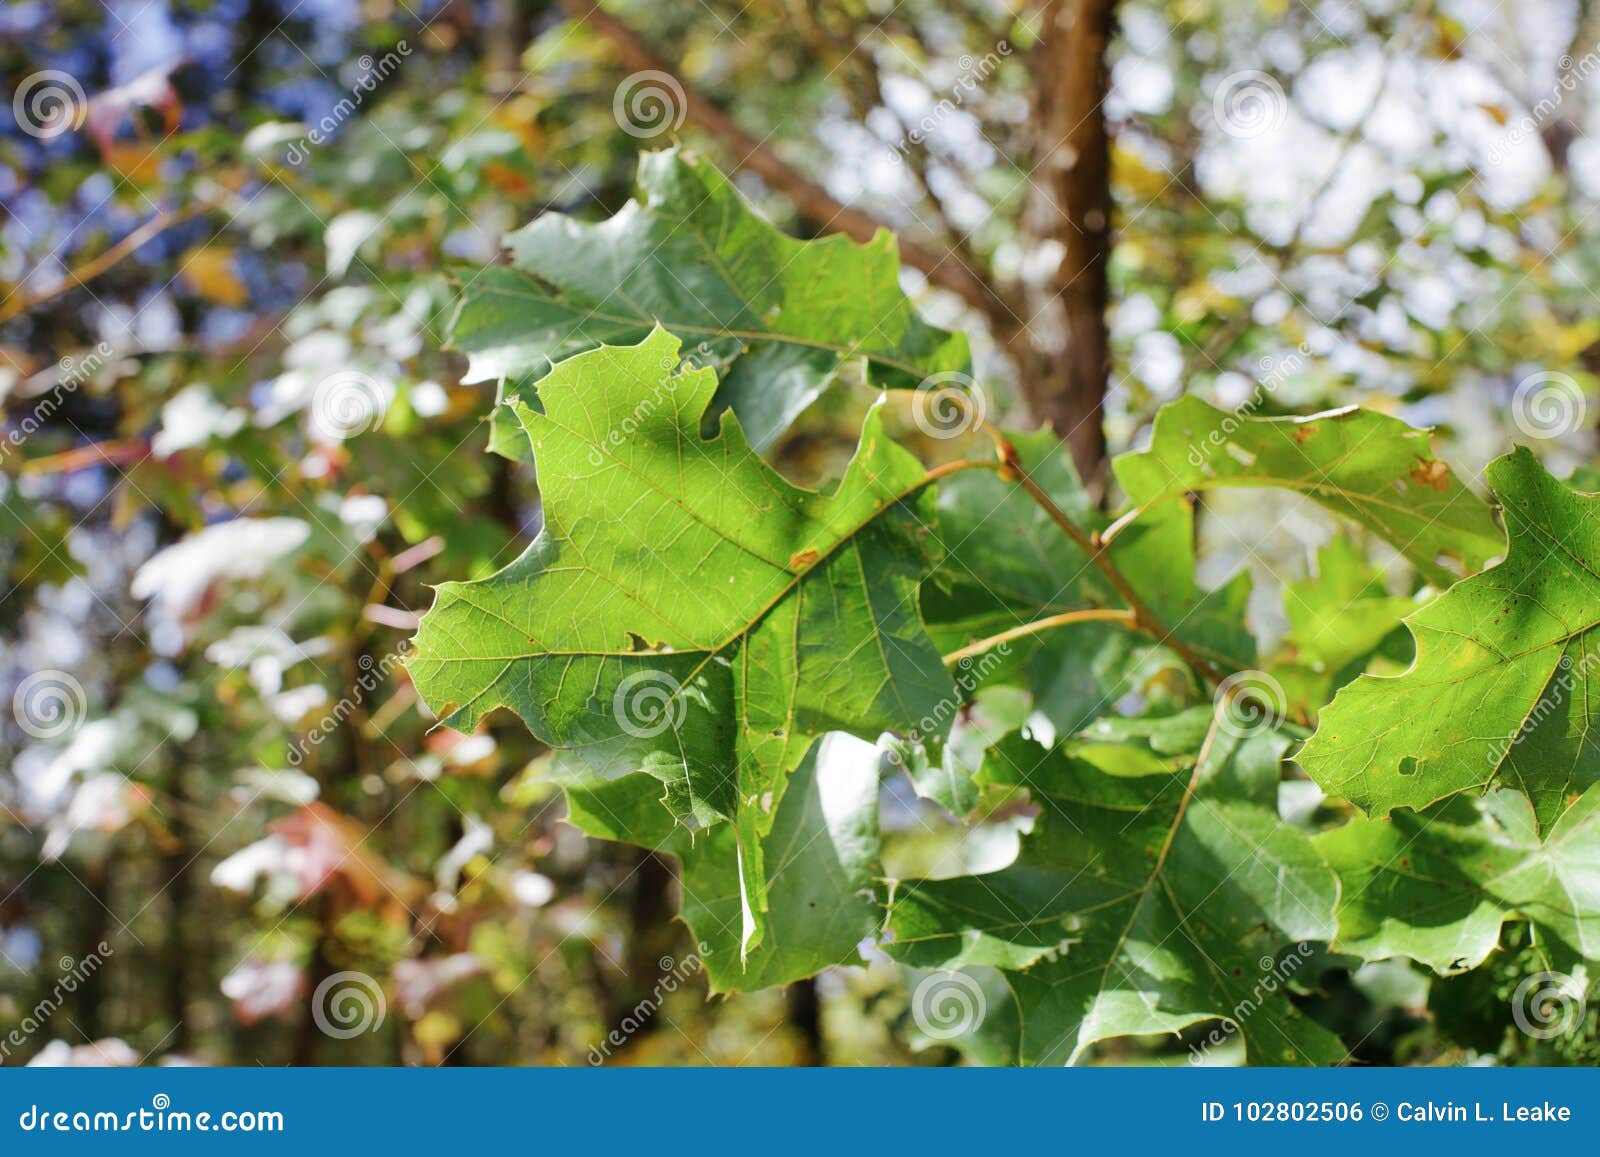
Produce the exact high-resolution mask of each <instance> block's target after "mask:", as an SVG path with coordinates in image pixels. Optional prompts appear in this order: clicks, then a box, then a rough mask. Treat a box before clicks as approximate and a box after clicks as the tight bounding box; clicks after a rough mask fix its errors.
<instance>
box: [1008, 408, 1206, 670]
mask: <svg viewBox="0 0 1600 1157" xmlns="http://www.w3.org/2000/svg"><path fill="white" fill-rule="evenodd" d="M983 428H984V429H985V430H986V431H987V432H988V434H989V437H990V438H991V439H992V440H993V441H994V444H995V449H996V451H997V452H998V453H999V455H1000V461H1001V463H1002V468H1001V470H1000V477H1002V478H1004V479H1007V480H1008V481H1015V482H1016V483H1017V484H1018V485H1020V486H1021V487H1022V489H1023V490H1024V491H1026V492H1027V495H1028V497H1029V498H1031V499H1033V501H1034V503H1035V504H1036V505H1038V507H1039V508H1040V509H1041V510H1043V511H1044V512H1045V513H1046V514H1048V515H1049V516H1050V520H1051V521H1052V522H1054V523H1055V524H1056V525H1057V526H1058V527H1060V528H1061V532H1062V533H1063V534H1065V535H1066V536H1067V537H1068V538H1069V539H1071V540H1072V543H1073V545H1074V546H1076V547H1077V548H1078V549H1079V550H1080V551H1082V552H1083V554H1084V557H1085V558H1087V559H1088V560H1089V562H1090V563H1092V564H1093V565H1094V567H1095V569H1097V570H1098V571H1099V572H1100V573H1101V574H1102V575H1104V576H1105V579H1106V581H1107V582H1108V583H1110V584H1111V589H1112V590H1114V591H1116V592H1117V595H1118V597H1120V598H1121V599H1122V601H1123V602H1124V603H1126V604H1127V605H1128V610H1129V611H1130V612H1131V613H1132V615H1133V621H1134V622H1135V623H1136V624H1137V626H1138V628H1139V629H1140V630H1141V631H1143V632H1144V633H1145V634H1148V635H1150V636H1152V637H1153V638H1155V639H1156V640H1157V641H1158V642H1160V643H1162V644H1164V645H1165V646H1168V647H1171V648H1172V650H1173V651H1175V652H1177V654H1178V655H1179V656H1180V657H1181V658H1182V659H1183V661H1184V662H1186V663H1188V664H1189V665H1190V666H1191V667H1193V668H1194V669H1195V670H1196V671H1198V672H1199V673H1200V674H1201V675H1202V676H1203V677H1204V678H1205V679H1206V681H1207V682H1209V683H1212V684H1216V683H1221V682H1222V681H1223V678H1224V676H1223V674H1222V672H1221V671H1219V670H1218V669H1217V667H1216V666H1215V664H1213V663H1212V662H1211V661H1210V660H1209V659H1207V658H1206V657H1205V656H1204V655H1201V654H1200V652H1198V651H1196V650H1195V649H1194V648H1193V647H1191V646H1190V645H1189V644H1188V643H1186V642H1184V641H1183V640H1182V639H1180V638H1179V637H1178V636H1177V635H1176V633H1174V632H1173V630H1172V629H1171V628H1170V627H1168V626H1167V625H1166V624H1165V623H1163V622H1162V621H1161V618H1160V616H1159V615H1157V614H1156V613H1155V612H1154V611H1153V610H1151V609H1150V607H1149V606H1148V605H1147V604H1146V603H1145V601H1144V599H1142V598H1140V597H1139V593H1138V592H1137V591H1135V590H1134V589H1133V586H1132V584H1131V583H1129V582H1128V580H1127V578H1126V576H1124V575H1123V573H1122V571H1121V570H1120V569H1119V568H1118V566H1117V564H1116V563H1115V562H1114V561H1112V559H1111V554H1110V548H1109V545H1108V543H1107V542H1106V541H1105V540H1104V539H1103V538H1102V537H1101V536H1100V535H1098V534H1091V533H1089V532H1088V531H1086V530H1084V529H1083V527H1081V526H1079V525H1078V524H1077V523H1076V522H1074V521H1073V520H1072V516H1071V515H1069V514H1068V513H1067V512H1066V511H1064V510H1062V509H1061V507H1059V506H1057V505H1056V502H1055V500H1054V499H1053V498H1051V497H1050V495H1049V494H1048V493H1046V492H1045V489H1044V487H1042V486H1040V485H1039V484H1038V483H1037V482H1035V481H1034V480H1033V478H1032V477H1030V476H1029V474H1028V471H1027V469H1026V468H1025V467H1024V466H1023V465H1022V459H1021V458H1020V457H1019V456H1018V454H1017V449H1016V447H1015V446H1013V445H1012V444H1011V441H1010V439H1008V438H1007V437H1006V436H1005V435H1004V434H1002V433H1000V431H999V430H997V429H995V428H994V427H993V426H991V425H989V424H988V423H987V422H985V423H983Z"/></svg>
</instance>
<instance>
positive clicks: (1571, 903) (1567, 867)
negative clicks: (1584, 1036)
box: [1316, 787, 1600, 974]
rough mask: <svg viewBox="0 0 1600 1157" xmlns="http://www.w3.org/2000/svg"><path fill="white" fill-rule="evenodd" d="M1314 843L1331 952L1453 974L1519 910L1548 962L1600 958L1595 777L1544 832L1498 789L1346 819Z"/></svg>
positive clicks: (1599, 807) (1570, 965) (1599, 803)
mask: <svg viewBox="0 0 1600 1157" xmlns="http://www.w3.org/2000/svg"><path fill="white" fill-rule="evenodd" d="M1316 844H1317V848H1318V850H1320V851H1321V852H1322V855H1323V858H1324V859H1326V860H1327V861H1328V863H1329V864H1330V865H1331V866H1332V867H1333V869H1334V871H1336V872H1338V874H1339V880H1340V884H1341V888H1340V894H1339V936H1338V940H1337V943H1336V944H1335V947H1336V948H1338V949H1339V950H1340V951H1344V952H1349V953H1352V954H1354V955H1357V956H1361V957H1365V958H1366V959H1369V960H1381V959H1385V958H1388V957H1392V956H1405V957H1409V958H1410V959H1412V960H1416V961H1418V962H1420V963H1422V964H1426V965H1427V966H1428V967H1430V968H1432V969H1433V970H1434V971H1435V972H1438V973H1441V974H1449V973H1455V972H1462V971H1465V970H1467V969H1470V968H1476V967H1477V966H1478V965H1480V964H1482V963H1483V961H1484V960H1485V959H1486V958H1487V957H1488V956H1489V954H1490V953H1491V952H1493V951H1494V950H1495V949H1496V948H1497V947H1499V945H1500V940H1501V926H1502V925H1503V924H1504V923H1505V922H1506V921H1507V920H1509V919H1512V918H1516V917H1520V918H1522V919H1524V920H1527V921H1528V922H1529V923H1530V924H1531V925H1532V927H1533V932H1534V943H1535V946H1536V947H1537V948H1538V950H1539V952H1540V954H1541V957H1542V959H1543V961H1544V963H1545V964H1546V966H1548V967H1551V968H1555V969H1559V970H1561V971H1571V970H1573V969H1574V968H1575V966H1576V964H1577V962H1578V961H1580V960H1600V787H1595V788H1591V789H1590V790H1589V791H1587V792H1585V793H1584V795H1583V797H1582V798H1581V799H1580V800H1579V801H1578V802H1577V803H1576V804H1574V805H1573V806H1572V807H1571V808H1569V809H1568V810H1567V812H1566V813H1565V814H1564V815H1563V816H1562V817H1561V819H1560V820H1559V821H1557V823H1556V825H1555V826H1554V827H1553V828H1551V829H1550V832H1549V834H1548V835H1547V836H1546V837H1545V838H1544V839H1543V840H1541V839H1540V838H1539V833H1538V829H1537V826H1536V825H1535V823H1534V816H1533V808H1532V807H1531V806H1530V805H1529V803H1528V798H1527V796H1525V795H1523V794H1522V793H1521V792H1518V791H1513V790H1511V789H1509V788H1506V789H1501V790H1499V791H1492V792H1490V793H1489V794H1488V795H1486V796H1484V797H1483V798H1481V799H1468V798H1466V797H1464V796H1455V797H1453V798H1451V799H1448V800H1445V801H1444V802H1443V803H1440V804H1438V805H1436V806H1434V807H1432V808H1430V809H1428V810H1427V811H1425V812H1420V813H1419V812H1413V811H1410V810H1401V811H1397V812H1395V813H1394V814H1393V815H1392V816H1390V817H1388V818H1386V819H1371V820H1369V819H1357V820H1353V821H1351V822H1350V823H1348V824H1346V825H1345V826H1344V827H1342V828H1339V829H1337V830H1335V831H1331V832H1327V833H1325V834H1323V835H1321V836H1318V837H1317V838H1316Z"/></svg>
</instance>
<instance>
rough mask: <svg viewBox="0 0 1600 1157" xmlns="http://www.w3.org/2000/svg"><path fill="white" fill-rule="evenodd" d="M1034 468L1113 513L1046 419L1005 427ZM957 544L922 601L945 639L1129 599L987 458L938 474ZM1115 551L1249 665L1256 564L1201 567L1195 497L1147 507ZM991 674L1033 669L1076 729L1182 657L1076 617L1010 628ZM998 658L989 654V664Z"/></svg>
mask: <svg viewBox="0 0 1600 1157" xmlns="http://www.w3.org/2000/svg"><path fill="white" fill-rule="evenodd" d="M1006 437H1007V438H1008V439H1009V440H1010V441H1011V443H1012V445H1013V446H1014V447H1015V448H1016V451H1017V456H1018V459H1019V461H1020V462H1021V464H1022V466H1023V468H1024V469H1026V470H1027V472H1028V474H1029V476H1030V477H1032V478H1033V480H1034V481H1035V482H1037V483H1038V484H1039V486H1040V487H1041V488H1042V489H1043V490H1044V491H1045V492H1046V493H1047V494H1048V495H1049V496H1050V498H1051V500H1052V501H1053V502H1055V504H1056V505H1057V506H1058V507H1060V508H1061V509H1062V510H1063V511H1065V512H1066V514H1067V515H1068V516H1069V517H1071V518H1072V519H1073V521H1075V522H1076V523H1078V525H1080V526H1081V527H1083V528H1084V529H1085V530H1086V531H1090V532H1093V531H1096V530H1102V529H1104V528H1105V526H1106V519H1105V516H1104V515H1103V514H1102V513H1101V512H1100V510H1099V509H1098V508H1097V507H1096V505H1095V504H1094V502H1093V501H1092V500H1091V499H1090V498H1089V496H1088V494H1087V493H1086V492H1085V491H1084V489H1083V486H1082V484H1081V483H1080V481H1079V479H1078V475H1077V471H1076V470H1075V469H1074V468H1073V465H1072V456H1071V454H1070V453H1069V452H1068V451H1067V450H1066V449H1065V447H1064V446H1063V445H1062V443H1061V442H1060V441H1059V440H1058V439H1057V438H1055V437H1054V436H1053V435H1051V434H1049V433H1048V432H1043V433H1019V432H1012V431H1006ZM938 507H939V533H940V537H941V538H942V539H943V541H944V543H945V545H946V557H945V562H944V564H943V566H941V568H940V570H939V572H938V574H937V575H936V576H935V577H934V578H933V579H932V580H930V581H929V582H928V583H927V584H926V585H925V588H924V593H923V614H924V617H925V618H926V619H927V621H928V627H929V631H930V633H931V634H932V635H933V636H934V638H935V640H936V641H937V642H938V643H939V646H940V649H941V650H944V651H946V652H949V651H953V650H955V649H957V648H958V647H961V646H965V645H967V644H969V643H972V642H973V641H975V640H977V639H981V638H986V637H993V636H994V635H997V634H999V633H1000V632H1002V631H1007V630H1010V629H1012V628H1015V627H1018V626H1022V625H1023V624H1026V623H1029V622H1033V621H1035V620H1038V619H1043V618H1045V617H1047V616H1050V615H1057V614H1062V613H1065V612H1071V611H1078V610H1084V609H1090V608H1100V607H1113V608H1114V607H1120V606H1121V605H1122V604H1121V600H1120V599H1119V598H1118V596H1117V595H1116V593H1115V592H1114V591H1113V590H1112V589H1111V587H1110V585H1109V584H1108V583H1107V582H1106V581H1105V578H1104V577H1103V576H1102V574H1101V573H1100V571H1099V570H1097V569H1096V568H1095V567H1094V566H1093V565H1092V564H1091V563H1090V562H1089V560H1088V559H1087V558H1085V557H1084V554H1083V552H1082V551H1080V550H1079V549H1078V548H1077V547H1076V546H1074V545H1073V543H1072V540H1071V539H1069V538H1068V537H1067V536H1066V535H1064V534H1063V533H1062V532H1061V529H1060V527H1058V526H1057V525H1056V524H1055V523H1054V522H1053V521H1052V520H1051V519H1050V516H1049V515H1048V514H1046V513H1045V511H1044V510H1042V509H1041V508H1040V506H1039V505H1038V504H1037V503H1035V502H1034V501H1033V500H1032V499H1031V498H1029V496H1028V495H1027V494H1026V493H1025V492H1024V491H1023V490H1021V489H1020V488H1019V487H1018V486H1017V485H1016V484H1015V483H1014V482H1011V481H1009V480H1007V479H1004V478H1000V477H997V476H996V475H994V474H992V473H990V472H987V471H969V472H966V473H962V474H957V475H954V476H953V477H950V478H948V479H946V480H944V481H943V482H941V483H940V486H939V497H938ZM1111 558H1112V561H1113V562H1115V563H1116V564H1117V566H1118V567H1119V568H1120V569H1121V571H1122V573H1123V574H1124V575H1126V576H1127V577H1128V580H1129V582H1130V583H1131V584H1132V585H1133V587H1134V589H1135V590H1136V591H1137V592H1138V593H1139V594H1140V596H1141V597H1142V598H1143V599H1144V600H1145V602H1146V603H1147V604H1148V605H1149V606H1150V607H1151V609H1152V610H1154V611H1155V612H1156V613H1157V614H1158V615H1160V616H1161V617H1162V619H1163V620H1164V621H1165V622H1166V623H1168V624H1170V625H1171V626H1172V628H1173V630H1174V632H1175V633H1176V634H1177V635H1178V636H1179V637H1180V638H1182V639H1183V640H1184V641H1185V642H1187V643H1189V644H1190V645H1191V646H1192V647H1193V648H1194V649H1195V650H1196V651H1198V652H1200V653H1201V654H1203V655H1205V656H1206V657H1207V658H1209V659H1211V660H1212V661H1213V662H1215V663H1216V664H1217V665H1218V666H1220V667H1222V668H1224V669H1232V668H1242V667H1249V666H1251V665H1252V664H1253V662H1254V659H1255V642H1254V640H1253V639H1252V638H1251V636H1250V633H1249V631H1248V630H1246V628H1245V625H1244V621H1245V620H1244V616H1245V609H1246V606H1247V604H1248V601H1249V598H1250V578H1249V575H1248V574H1239V575H1236V576H1235V577H1234V578H1233V579H1231V580H1229V581H1228V582H1227V583H1225V584H1223V585H1222V586H1221V587H1219V588H1217V589H1215V590H1206V589H1204V588H1203V587H1201V586H1200V584H1199V582H1198V580H1197V579H1196V577H1195V554H1194V514H1193V508H1192V506H1191V505H1190V504H1189V503H1187V502H1173V503H1166V504H1163V505H1161V506H1158V507H1156V508H1154V509H1151V510H1149V511H1146V512H1144V513H1143V514H1142V515H1141V516H1140V517H1139V518H1138V519H1136V520H1135V521H1134V522H1132V523H1131V524H1129V525H1128V526H1127V527H1126V528H1125V529H1124V532H1123V533H1122V534H1121V535H1120V536H1119V537H1118V538H1117V539H1116V540H1115V541H1114V542H1113V543H1112V546H1111ZM1007 657H1008V659H1009V660H1010V661H1009V662H1008V663H1007V664H1006V665H1005V666H1004V667H996V668H995V669H994V670H993V671H992V672H991V677H992V679H1004V678H1013V677H1017V672H1018V671H1019V670H1020V671H1021V672H1022V676H1021V677H1022V678H1023V679H1024V681H1025V682H1026V683H1027V684H1028V685H1029V686H1030V687H1031V688H1032V689H1033V691H1034V692H1035V696H1036V699H1037V701H1038V704H1039V707H1040V709H1041V710H1042V711H1044V712H1045V713H1046V715H1048V716H1049V718H1050V719H1051V720H1052V722H1054V723H1055V725H1056V726H1057V728H1058V729H1059V730H1061V731H1063V732H1071V731H1076V730H1078V729H1080V728H1081V727H1084V726H1086V725H1087V724H1088V723H1090V722H1092V721H1093V720H1094V719H1096V718H1098V717H1100V716H1101V715H1104V714H1105V713H1106V712H1107V711H1108V710H1109V709H1110V708H1111V706H1112V705H1113V704H1115V703H1116V702H1117V701H1118V700H1120V699H1122V698H1123V696H1125V695H1126V694H1128V693H1129V692H1131V691H1135V690H1139V689H1146V690H1148V689H1149V688H1150V687H1151V686H1152V685H1155V684H1157V683H1159V681H1160V680H1161V677H1162V674H1163V672H1167V671H1170V669H1171V667H1172V665H1173V664H1174V663H1175V662H1176V659H1175V657H1174V656H1173V655H1172V654H1171V653H1170V652H1168V651H1166V650H1165V649H1164V648H1160V647H1159V646H1157V645H1156V644H1155V643H1154V642H1152V641H1151V640H1149V639H1146V638H1144V637H1142V636H1137V635H1132V634H1129V633H1128V631H1127V630H1126V629H1124V628H1122V627H1120V626H1114V625H1108V624H1105V623H1096V622H1085V623H1076V624H1073V625H1072V626H1069V627H1065V628H1058V629H1055V630H1052V631H1048V632H1045V633H1041V634H1039V635H1035V636H1032V637H1031V638H1028V639H1024V640H1019V641H1016V642H1013V643H1012V644H1011V645H1010V646H1009V647H1008V654H1007ZM986 666H987V664H986Z"/></svg>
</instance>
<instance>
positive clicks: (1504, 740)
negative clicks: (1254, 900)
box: [1296, 449, 1600, 830]
mask: <svg viewBox="0 0 1600 1157" xmlns="http://www.w3.org/2000/svg"><path fill="white" fill-rule="evenodd" d="M1488 478H1489V483H1490V485H1491V486H1492V487H1493V488H1494V491H1495V494H1496V496H1497V497H1498V498H1499V501H1500V504H1501V516H1502V517H1503V518H1504V520H1505V523H1506V529H1507V532H1508V534H1509V538H1510V547H1509V551H1508V553H1507V557H1506V559H1505V561H1504V562H1502V563H1500V564H1499V565H1498V566H1496V567H1494V568H1492V569H1491V570H1488V571H1485V572H1484V573H1482V574H1479V575H1474V576H1473V577H1472V578H1469V579H1467V580H1465V581H1463V582H1461V583H1459V584H1457V585H1456V586H1455V587H1453V588H1451V589H1450V590H1449V591H1446V592H1445V593H1444V594H1442V595H1440V596H1439V597H1438V598H1436V599H1434V600H1433V601H1432V602H1430V603H1428V604H1427V605H1425V606H1424V607H1422V609H1420V610H1418V611H1417V612H1416V613H1415V614H1413V615H1411V616H1410V617H1409V618H1407V619H1406V620H1405V622H1406V625H1407V626H1408V627H1409V628H1410V629H1411V633H1412V635H1413V636H1415V639H1416V659H1415V660H1414V662H1413V663H1412V665H1411V667H1410V669H1408V670H1407V671H1406V672H1405V673H1404V674H1402V675H1398V676H1392V677H1378V676H1373V675H1363V676H1362V677H1361V678H1359V679H1357V680H1356V681H1355V682H1353V683H1349V684H1347V685H1346V686H1345V687H1344V688H1343V689H1342V690H1340V692H1339V694H1338V695H1337V696H1336V697H1335V698H1334V701H1333V703H1332V704H1331V705H1330V706H1328V707H1326V708H1324V709H1323V711H1322V713H1321V718H1320V720H1319V722H1318V727H1317V731H1316V734H1315V735H1313V736H1312V737H1311V739H1310V741H1309V742H1308V743H1307V744H1306V746H1305V748H1304V749H1303V750H1302V751H1301V752H1300V753H1299V755H1297V756H1296V759H1297V761H1298V762H1299V763H1300V765H1301V766H1302V767H1304V768H1305V770H1306V772H1307V773H1308V774H1309V775H1310V776H1311V777H1312V778H1313V779H1315V780H1316V781H1317V783H1318V784H1320V785H1321V786H1322V787H1323V789H1324V790H1325V791H1327V792H1329V793H1330V794H1333V795H1339V796H1342V797H1344V798H1345V799H1347V800H1349V801H1350V802H1351V803H1353V804H1355V805H1356V806H1357V807H1359V808H1360V809H1361V810H1362V811H1364V812H1367V813H1369V814H1371V813H1387V812H1389V811H1391V810H1393V809H1394V808H1397V807H1409V808H1412V809H1415V810H1421V809H1422V808H1425V807H1427V806H1428V805H1430V804H1432V803H1434V802H1435V801H1437V800H1439V799H1442V798H1444V797H1445V796H1448V795H1451V794H1453V793H1455V792H1461V791H1476V790H1481V789H1483V788H1486V787H1488V786H1490V785H1491V784H1493V785H1500V786H1507V787H1514V788H1518V789H1520V790H1521V791H1524V792H1526V793H1527V795H1528V797H1529V798H1530V799H1531V800H1532V803H1533V809H1534V816H1535V819H1536V821H1537V823H1538V826H1539V829H1540V830H1544V829H1546V828H1548V827H1549V826H1550V825H1551V824H1552V823H1554V822H1555V820H1556V818H1557V817H1558V816H1559V815H1560V814H1561V812H1562V811H1563V809H1565V808H1566V807H1567V806H1568V804H1569V803H1570V802H1572V800H1574V799H1576V798H1577V796H1578V795H1580V794H1582V793H1583V792H1584V791H1585V790H1586V789H1587V788H1588V787H1589V786H1590V785H1591V784H1593V783H1595V782H1597V781H1600V731H1597V729H1596V728H1595V726H1594V723H1593V721H1594V719H1595V717H1596V716H1597V715H1600V680H1596V679H1595V678H1594V675H1595V674H1596V672H1595V668H1596V665H1597V662H1600V653H1597V646H1600V632H1597V631H1596V627H1597V625H1600V497H1596V496H1594V495H1587V494H1579V493H1576V492H1575V491H1572V490H1569V489H1568V488H1567V487H1566V486H1564V485H1562V484H1561V483H1560V482H1558V481H1556V480H1555V479H1554V478H1552V477H1551V476H1550V475H1549V474H1548V473H1546V471H1545V470H1544V468H1543V467H1542V466H1540V465H1539V463H1538V460H1537V459H1536V458H1534V456H1533V454H1532V453H1531V452H1529V451H1528V450H1526V449H1522V450H1518V451H1517V452H1516V453H1514V454H1510V455H1507V456H1506V457H1503V458H1499V459H1496V460H1495V461H1494V462H1492V463H1490V465H1489V468H1488Z"/></svg>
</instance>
